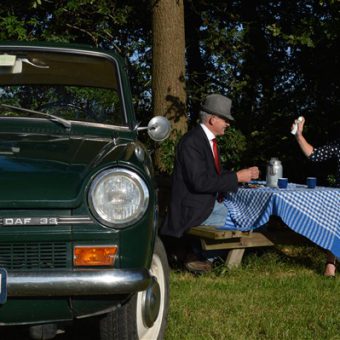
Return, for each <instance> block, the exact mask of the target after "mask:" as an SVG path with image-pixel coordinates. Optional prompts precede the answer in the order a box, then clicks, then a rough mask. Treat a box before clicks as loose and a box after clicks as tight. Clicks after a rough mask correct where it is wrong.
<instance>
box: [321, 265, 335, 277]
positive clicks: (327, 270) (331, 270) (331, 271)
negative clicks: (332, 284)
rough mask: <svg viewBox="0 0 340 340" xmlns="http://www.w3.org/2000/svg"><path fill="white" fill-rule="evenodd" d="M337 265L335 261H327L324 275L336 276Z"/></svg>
mask: <svg viewBox="0 0 340 340" xmlns="http://www.w3.org/2000/svg"><path fill="white" fill-rule="evenodd" d="M335 271H336V266H335V264H333V263H327V264H326V267H325V272H324V273H323V275H324V276H328V277H335Z"/></svg>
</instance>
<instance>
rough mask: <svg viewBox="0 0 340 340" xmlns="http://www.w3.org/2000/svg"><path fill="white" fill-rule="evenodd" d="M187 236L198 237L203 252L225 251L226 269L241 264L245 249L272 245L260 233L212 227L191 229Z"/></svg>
mask: <svg viewBox="0 0 340 340" xmlns="http://www.w3.org/2000/svg"><path fill="white" fill-rule="evenodd" d="M188 234H189V235H192V236H197V237H199V239H200V241H201V245H202V249H203V250H227V251H228V254H227V257H226V260H225V264H226V266H227V267H228V268H232V267H237V266H239V265H240V264H241V262H242V257H243V254H244V251H245V249H246V248H254V247H269V246H273V245H274V243H273V242H272V241H271V240H269V239H268V238H267V237H266V236H265V235H263V234H262V233H260V232H252V231H244V232H242V231H229V230H218V229H217V228H216V227H214V226H198V227H193V228H191V229H190V230H189V231H188Z"/></svg>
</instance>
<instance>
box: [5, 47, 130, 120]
mask: <svg viewBox="0 0 340 340" xmlns="http://www.w3.org/2000/svg"><path fill="white" fill-rule="evenodd" d="M119 88H120V86H119V78H118V73H117V68H116V64H115V62H114V59H111V58H108V57H107V56H104V55H102V54H93V55H89V54H81V53H75V52H73V53H70V52H69V53H65V52H64V53H62V52H55V51H37V50H32V51H30V50H27V51H20V52H19V51H17V50H13V51H7V50H6V52H3V51H1V50H0V104H3V105H0V108H1V109H0V117H35V116H36V117H38V116H39V117H40V118H41V116H42V115H41V113H42V114H43V113H46V114H49V115H53V116H55V117H60V118H61V119H63V120H73V121H85V122H94V123H104V124H112V125H126V124H125V119H124V114H123V109H122V105H121V98H120V91H119ZM35 111H36V112H35ZM39 112H40V114H39Z"/></svg>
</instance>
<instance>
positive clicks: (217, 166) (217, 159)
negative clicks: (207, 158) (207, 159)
mask: <svg viewBox="0 0 340 340" xmlns="http://www.w3.org/2000/svg"><path fill="white" fill-rule="evenodd" d="M212 142H213V152H214V160H215V167H216V171H217V173H218V174H220V173H221V166H220V159H219V157H218V148H217V142H216V138H214V139H212Z"/></svg>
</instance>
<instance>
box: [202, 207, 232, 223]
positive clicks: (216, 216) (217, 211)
mask: <svg viewBox="0 0 340 340" xmlns="http://www.w3.org/2000/svg"><path fill="white" fill-rule="evenodd" d="M227 213H228V208H227V207H226V206H225V205H224V204H223V203H219V202H217V201H216V202H215V205H214V209H213V211H212V212H211V214H210V215H209V217H208V218H207V219H206V220H205V221H204V222H203V223H201V225H212V226H215V227H223V226H224V224H225V220H226V218H227Z"/></svg>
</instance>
